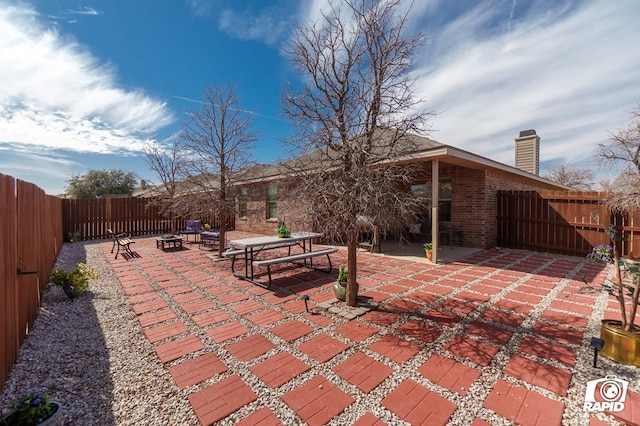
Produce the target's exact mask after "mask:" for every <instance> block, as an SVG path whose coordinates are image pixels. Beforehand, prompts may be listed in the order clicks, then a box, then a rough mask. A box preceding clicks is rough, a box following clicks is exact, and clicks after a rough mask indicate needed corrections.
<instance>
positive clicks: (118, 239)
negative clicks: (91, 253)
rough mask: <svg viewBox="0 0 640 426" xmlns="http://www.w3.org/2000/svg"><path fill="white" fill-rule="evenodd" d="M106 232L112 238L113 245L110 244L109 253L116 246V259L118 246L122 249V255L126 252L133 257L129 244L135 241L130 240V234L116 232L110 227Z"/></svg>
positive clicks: (118, 251)
mask: <svg viewBox="0 0 640 426" xmlns="http://www.w3.org/2000/svg"><path fill="white" fill-rule="evenodd" d="M107 233H108V234H109V235H110V236H111V238H112V239H113V245H112V246H111V253H113V249H115V248H116V247H118V250H117V251H116V257H115V258H116V259H117V258H118V254H119V253H120V248H122V249H123V250H124V253H123V256H124V255H125V254H126V255H128V256H131V257H133V252H132V251H131V247H130V246H131V244H133V243H135V241H132V240H131V236H130V235H129V234H126V233H120V234H116V233H115V232H113V231H112V230H111V229H107Z"/></svg>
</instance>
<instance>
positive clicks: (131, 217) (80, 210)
mask: <svg viewBox="0 0 640 426" xmlns="http://www.w3.org/2000/svg"><path fill="white" fill-rule="evenodd" d="M201 210H202V211H203V212H204V213H198V214H197V215H194V217H187V218H184V217H176V218H173V219H167V217H165V216H163V214H162V213H161V208H160V206H159V205H157V204H155V203H153V202H152V199H150V198H133V197H131V198H96V199H82V200H79V199H64V200H62V218H63V222H62V223H63V229H64V235H65V236H66V238H67V239H68V238H69V236H70V235H71V234H72V233H77V234H78V236H79V237H78V238H77V239H79V240H95V239H104V238H110V237H109V234H108V233H107V229H112V230H113V231H115V232H126V233H129V234H131V235H132V236H137V235H151V234H162V233H169V232H171V230H176V231H179V230H181V229H185V225H186V224H185V221H186V219H200V220H202V223H203V224H205V223H208V224H209V225H211V227H212V228H214V229H217V228H219V226H220V221H219V220H218V217H217V215H216V214H215V213H214V212H213V211H212V209H206V206H205V207H204V208H203V209H201ZM234 227H235V217H229V218H228V219H227V228H228V229H233V228H234Z"/></svg>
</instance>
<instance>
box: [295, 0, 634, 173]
mask: <svg viewBox="0 0 640 426" xmlns="http://www.w3.org/2000/svg"><path fill="white" fill-rule="evenodd" d="M327 4H328V0H312V1H309V2H306V3H305V5H306V7H301V13H302V19H303V20H314V19H317V18H318V16H319V11H320V10H321V9H323V8H326V7H327ZM409 4H412V7H413V8H412V10H411V12H410V14H409V16H408V17H409V21H408V23H407V24H408V29H409V30H410V31H423V32H425V33H426V39H425V43H424V46H422V47H421V48H420V49H421V50H420V51H419V52H418V54H417V55H416V75H418V76H419V77H418V82H417V83H418V84H417V85H416V87H415V88H416V92H417V94H418V96H419V97H420V98H422V99H424V100H425V101H426V103H425V106H426V108H427V109H429V110H431V111H435V112H437V113H439V114H438V115H437V116H435V117H433V118H432V125H433V130H434V131H433V133H432V134H431V137H432V138H434V139H436V140H438V141H440V142H443V143H445V144H449V145H453V146H456V147H459V148H462V149H465V150H468V151H471V152H473V153H476V154H480V155H483V156H486V157H488V158H491V159H494V160H497V161H500V162H503V163H506V164H513V163H514V138H515V137H517V136H518V133H519V131H520V130H525V129H531V128H533V129H536V131H537V133H538V135H539V136H540V137H541V153H540V155H541V161H543V162H547V163H554V162H555V163H561V162H562V163H565V164H574V165H592V164H594V163H593V157H594V153H595V148H596V144H597V143H598V142H600V141H602V140H603V139H605V138H606V137H607V136H608V133H609V132H610V131H614V130H616V129H619V128H622V127H625V124H626V121H627V119H628V112H629V111H630V110H631V109H632V108H634V106H636V105H637V104H638V102H640V55H637V54H636V52H637V50H638V46H640V27H639V26H638V25H637V22H636V21H637V17H638V16H640V2H637V1H633V0H621V1H618V2H611V1H608V0H579V1H569V0H564V1H558V0H527V1H523V0H483V1H482V2H477V1H456V2H451V1H443V0H425V1H420V2H406V3H405V5H404V6H405V7H406V6H407V5H409Z"/></svg>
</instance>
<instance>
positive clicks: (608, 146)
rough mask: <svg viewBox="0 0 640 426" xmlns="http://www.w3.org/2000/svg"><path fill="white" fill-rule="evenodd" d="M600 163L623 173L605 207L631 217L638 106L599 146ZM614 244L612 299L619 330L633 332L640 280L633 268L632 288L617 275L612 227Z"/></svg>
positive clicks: (637, 198)
mask: <svg viewBox="0 0 640 426" xmlns="http://www.w3.org/2000/svg"><path fill="white" fill-rule="evenodd" d="M599 149H600V151H599V153H598V156H599V159H600V161H601V162H602V163H603V164H605V165H621V167H622V173H621V174H620V175H619V176H618V177H616V178H615V179H614V181H613V185H612V188H611V192H608V193H607V195H606V196H605V198H604V202H605V204H606V205H607V206H608V207H609V208H610V209H611V211H613V212H618V213H622V214H625V213H631V212H633V211H637V209H638V208H640V105H638V106H637V109H636V110H635V111H633V112H632V113H631V118H630V120H629V124H628V125H627V128H626V129H624V130H620V131H619V132H617V133H614V134H612V135H611V137H610V138H609V139H608V140H607V141H605V142H602V143H600V144H599ZM609 234H610V238H611V240H612V242H613V243H614V244H613V258H614V270H615V271H616V282H615V289H616V291H615V293H614V294H615V296H616V298H617V299H618V302H619V306H620V320H621V326H622V328H623V329H624V330H625V331H629V332H631V331H633V329H634V321H635V317H636V310H637V308H638V299H639V297H640V279H639V278H638V277H637V272H638V269H637V267H635V273H634V275H635V278H634V279H633V280H632V282H631V284H627V283H625V281H624V280H623V277H622V274H621V271H620V250H618V242H619V241H621V239H620V238H618V237H617V235H618V232H617V230H616V229H615V227H614V226H613V225H611V226H610V227H609ZM625 294H626V295H628V296H629V297H630V301H631V303H630V305H631V306H630V312H629V314H628V316H627V311H626V305H625Z"/></svg>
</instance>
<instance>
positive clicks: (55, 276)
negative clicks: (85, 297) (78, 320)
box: [49, 262, 99, 297]
mask: <svg viewBox="0 0 640 426" xmlns="http://www.w3.org/2000/svg"><path fill="white" fill-rule="evenodd" d="M98 278H99V276H98V274H96V273H95V272H94V270H93V269H91V268H90V267H88V266H87V265H86V264H84V263H82V262H80V263H78V264H77V265H76V267H75V268H74V269H72V270H71V271H65V270H64V269H62V268H57V269H55V270H54V271H53V272H52V273H51V277H50V278H49V282H50V283H51V284H52V285H55V286H58V287H62V289H63V290H64V292H65V293H66V294H67V295H68V296H69V297H76V296H79V295H81V294H83V293H84V292H85V291H86V289H87V286H88V285H89V280H91V279H94V280H95V279H98Z"/></svg>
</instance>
